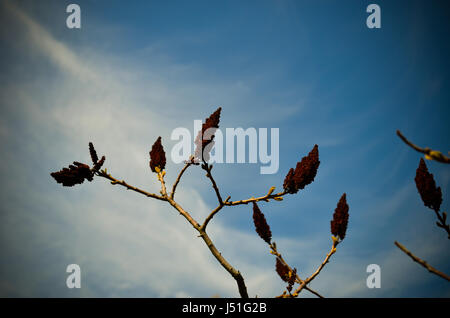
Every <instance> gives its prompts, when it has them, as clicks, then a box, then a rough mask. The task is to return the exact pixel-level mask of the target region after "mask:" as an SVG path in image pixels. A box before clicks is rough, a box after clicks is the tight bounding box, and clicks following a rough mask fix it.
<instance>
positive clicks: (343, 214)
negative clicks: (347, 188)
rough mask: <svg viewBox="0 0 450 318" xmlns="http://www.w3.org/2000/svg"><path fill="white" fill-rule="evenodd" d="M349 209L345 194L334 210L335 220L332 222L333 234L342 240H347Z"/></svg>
mask: <svg viewBox="0 0 450 318" xmlns="http://www.w3.org/2000/svg"><path fill="white" fill-rule="evenodd" d="M348 209H349V207H348V204H347V199H346V194H345V193H344V194H343V195H342V196H341V198H340V200H339V202H338V204H337V207H336V209H335V210H334V214H333V220H332V221H331V234H333V235H334V236H336V237H339V238H340V239H341V240H343V239H344V238H345V232H346V231H347V224H348Z"/></svg>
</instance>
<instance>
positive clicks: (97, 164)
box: [92, 156, 106, 171]
mask: <svg viewBox="0 0 450 318" xmlns="http://www.w3.org/2000/svg"><path fill="white" fill-rule="evenodd" d="M105 159H106V157H105V156H102V159H100V160H99V161H97V162H96V163H95V164H94V167H93V168H92V170H93V171H99V170H100V168H101V167H102V166H103V164H104V163H105Z"/></svg>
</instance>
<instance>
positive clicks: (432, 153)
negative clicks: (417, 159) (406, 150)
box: [397, 130, 450, 163]
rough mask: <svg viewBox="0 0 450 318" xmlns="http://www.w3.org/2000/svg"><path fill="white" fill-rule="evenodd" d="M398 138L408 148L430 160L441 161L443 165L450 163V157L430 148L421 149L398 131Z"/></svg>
mask: <svg viewBox="0 0 450 318" xmlns="http://www.w3.org/2000/svg"><path fill="white" fill-rule="evenodd" d="M397 136H399V137H400V139H401V140H403V142H404V143H405V144H407V145H408V146H410V147H411V148H413V149H414V150H416V151H418V152H420V153H423V154H425V155H427V156H428V157H429V158H431V159H433V160H436V161H439V162H442V163H450V157H447V156H445V155H443V154H442V152H440V151H437V150H432V149H430V148H428V147H425V148H421V147H419V146H417V145H415V144H413V143H412V142H411V141H409V140H408V139H406V137H405V136H403V134H402V133H401V132H400V130H397Z"/></svg>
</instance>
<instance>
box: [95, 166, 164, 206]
mask: <svg viewBox="0 0 450 318" xmlns="http://www.w3.org/2000/svg"><path fill="white" fill-rule="evenodd" d="M96 174H97V175H98V176H99V177H103V178H106V179H108V180H110V181H111V184H113V185H115V184H119V185H121V186H123V187H125V188H127V190H133V191H135V192H137V193H140V194H143V195H145V196H146V197H150V198H154V199H158V200H162V201H167V200H166V198H164V197H162V196H159V195H157V194H154V193H149V192H147V191H144V190H142V189H139V188H136V187H134V186H132V185H129V184H128V183H126V182H125V181H124V180H122V181H120V180H118V179H116V178H114V177H112V176H111V175H110V174H108V173H107V172H106V170H102V171H100V172H97V173H96Z"/></svg>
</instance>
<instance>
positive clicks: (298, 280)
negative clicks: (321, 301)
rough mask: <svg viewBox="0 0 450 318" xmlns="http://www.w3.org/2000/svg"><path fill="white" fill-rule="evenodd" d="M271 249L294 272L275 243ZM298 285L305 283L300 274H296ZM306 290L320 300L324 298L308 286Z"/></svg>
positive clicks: (271, 245)
mask: <svg viewBox="0 0 450 318" xmlns="http://www.w3.org/2000/svg"><path fill="white" fill-rule="evenodd" d="M269 246H270V249H271V254H273V255H275V256H276V257H278V259H279V260H280V262H281V263H283V265H284V266H286V267H287V268H288V269H289V271H291V272H293V270H292V268H291V267H290V266H289V264H288V263H287V262H286V261H285V260H284V259H283V256H282V255H281V254H280V253H279V252H278V250H277V245H276V244H275V243H272V244H270V245H269ZM295 281H296V282H297V283H299V284H302V283H303V279H301V278H300V276H299V275H298V274H296V280H295ZM305 289H306V290H307V291H309V292H310V293H312V294H314V295H316V296H317V297H319V298H324V297H323V296H322V295H320V294H319V293H318V292H316V291H315V290H313V289H311V288H309V287H308V286H305Z"/></svg>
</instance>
